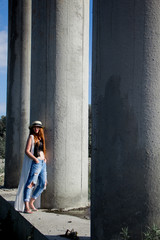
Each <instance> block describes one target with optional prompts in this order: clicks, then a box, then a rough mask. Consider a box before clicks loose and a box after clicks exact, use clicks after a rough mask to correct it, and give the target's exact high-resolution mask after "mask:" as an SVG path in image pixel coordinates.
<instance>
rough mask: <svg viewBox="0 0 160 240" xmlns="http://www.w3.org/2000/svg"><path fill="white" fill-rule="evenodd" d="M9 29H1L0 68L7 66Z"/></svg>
mask: <svg viewBox="0 0 160 240" xmlns="http://www.w3.org/2000/svg"><path fill="white" fill-rule="evenodd" d="M7 35H8V34H7V31H0V69H1V70H3V69H4V68H5V69H6V68H7Z"/></svg>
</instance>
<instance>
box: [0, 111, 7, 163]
mask: <svg viewBox="0 0 160 240" xmlns="http://www.w3.org/2000/svg"><path fill="white" fill-rule="evenodd" d="M5 143H6V117H5V116H1V119H0V158H5Z"/></svg>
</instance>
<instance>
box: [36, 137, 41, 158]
mask: <svg viewBox="0 0 160 240" xmlns="http://www.w3.org/2000/svg"><path fill="white" fill-rule="evenodd" d="M41 151H43V141H42V139H41V140H40V141H38V142H37V143H35V145H34V156H35V157H40V152H41Z"/></svg>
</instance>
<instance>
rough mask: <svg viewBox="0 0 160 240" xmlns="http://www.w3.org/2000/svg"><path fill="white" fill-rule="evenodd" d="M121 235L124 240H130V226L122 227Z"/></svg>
mask: <svg viewBox="0 0 160 240" xmlns="http://www.w3.org/2000/svg"><path fill="white" fill-rule="evenodd" d="M120 237H121V239H122V240H128V239H130V236H129V232H128V227H125V228H122V230H121V232H120Z"/></svg>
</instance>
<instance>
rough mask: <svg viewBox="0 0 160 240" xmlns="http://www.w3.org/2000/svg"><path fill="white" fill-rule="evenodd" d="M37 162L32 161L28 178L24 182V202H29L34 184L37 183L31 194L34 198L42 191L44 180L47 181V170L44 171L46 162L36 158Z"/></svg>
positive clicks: (44, 184)
mask: <svg viewBox="0 0 160 240" xmlns="http://www.w3.org/2000/svg"><path fill="white" fill-rule="evenodd" d="M38 161H39V163H36V162H35V161H33V162H32V165H31V170H30V173H29V176H28V180H27V182H26V185H25V188H24V202H29V201H30V198H31V193H32V190H33V188H34V187H35V185H36V184H37V181H38V185H37V187H36V189H35V190H34V192H33V194H32V198H34V199H36V198H38V197H39V195H40V194H41V193H42V192H43V190H44V188H45V186H46V181H47V171H46V163H45V162H44V160H40V159H38Z"/></svg>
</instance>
